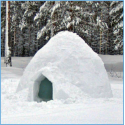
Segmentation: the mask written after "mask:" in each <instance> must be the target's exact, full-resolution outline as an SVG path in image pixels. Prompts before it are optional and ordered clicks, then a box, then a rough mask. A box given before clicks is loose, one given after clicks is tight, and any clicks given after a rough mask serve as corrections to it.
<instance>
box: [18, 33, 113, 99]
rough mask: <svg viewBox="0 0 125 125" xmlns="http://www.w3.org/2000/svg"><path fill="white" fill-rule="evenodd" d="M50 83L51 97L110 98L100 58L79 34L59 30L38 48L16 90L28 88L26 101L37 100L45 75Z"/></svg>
mask: <svg viewBox="0 0 125 125" xmlns="http://www.w3.org/2000/svg"><path fill="white" fill-rule="evenodd" d="M45 77H46V78H47V79H49V80H50V81H51V82H52V85H53V99H54V100H55V99H64V100H65V99H68V98H72V99H76V100H77V99H80V98H85V97H86V96H87V97H88V96H90V97H112V92H111V87H110V84H109V80H108V76H107V73H106V70H105V68H104V64H103V62H102V60H101V58H100V57H99V56H98V55H97V54H96V53H95V52H93V50H92V49H91V48H90V47H89V46H88V45H87V44H86V43H85V41H84V40H83V39H82V38H80V37H79V36H78V35H76V34H75V33H72V32H68V31H62V32H60V33H58V34H57V35H55V36H54V37H53V38H51V39H50V41H49V42H48V43H47V44H46V45H45V46H44V47H43V48H42V49H40V50H39V51H38V52H37V53H36V55H35V56H34V58H33V59H32V60H31V61H30V63H29V64H28V66H27V67H26V69H25V71H24V74H23V76H22V78H21V80H20V82H19V85H18V87H17V92H18V91H20V90H22V89H24V88H29V96H28V97H29V100H31V101H32V100H35V101H38V95H37V93H38V87H39V84H40V82H41V81H42V80H43V79H44V78H45Z"/></svg>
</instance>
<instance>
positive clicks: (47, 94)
mask: <svg viewBox="0 0 125 125" xmlns="http://www.w3.org/2000/svg"><path fill="white" fill-rule="evenodd" d="M38 96H39V98H40V99H41V100H42V101H50V100H53V87H52V83H51V82H50V81H49V80H48V79H47V78H45V79H44V80H42V81H41V83H40V85H39V92H38Z"/></svg>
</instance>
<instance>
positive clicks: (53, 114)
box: [1, 56, 123, 124]
mask: <svg viewBox="0 0 125 125" xmlns="http://www.w3.org/2000/svg"><path fill="white" fill-rule="evenodd" d="M106 57H107V56H105V58H106ZM110 59H112V58H110ZM110 59H109V61H111V60H110ZM30 60H31V58H30V57H13V58H12V62H13V67H6V66H5V64H4V63H3V62H4V61H3V58H1V124H51V123H53V124H68V123H69V124H123V79H122V78H117V77H116V78H114V77H109V82H110V84H111V89H112V93H113V97H112V98H109V99H106V98H90V97H88V98H84V99H82V100H52V101H49V102H41V103H37V102H29V101H27V97H25V95H26V93H28V89H24V90H23V91H20V92H18V93H15V91H16V88H17V86H18V82H19V79H20V78H21V76H22V74H23V71H24V68H25V67H26V65H27V64H28V62H29V61H30ZM115 60H117V61H118V58H117V56H116V58H115Z"/></svg>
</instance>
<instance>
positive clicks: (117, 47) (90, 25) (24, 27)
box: [1, 1, 123, 57]
mask: <svg viewBox="0 0 125 125" xmlns="http://www.w3.org/2000/svg"><path fill="white" fill-rule="evenodd" d="M9 13H10V22H9V23H10V30H9V46H10V47H11V50H10V51H11V54H12V55H11V56H21V57H28V56H34V54H35V53H36V52H37V51H38V50H39V49H40V48H42V47H43V46H44V45H45V44H46V43H47V42H48V41H49V39H50V38H51V37H53V36H54V35H55V34H57V33H58V32H60V31H64V30H68V31H71V32H74V33H77V34H78V35H79V36H80V37H81V38H83V39H84V40H85V42H86V43H87V44H88V45H89V46H90V47H91V48H92V49H93V50H94V51H95V52H97V53H98V54H108V55H116V54H120V55H122V54H123V1H10V12H9ZM5 32H6V1H1V56H5Z"/></svg>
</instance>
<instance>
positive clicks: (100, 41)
mask: <svg viewBox="0 0 125 125" xmlns="http://www.w3.org/2000/svg"><path fill="white" fill-rule="evenodd" d="M101 20H102V11H101ZM101 45H102V29H101V28H100V48H99V54H101Z"/></svg>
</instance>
